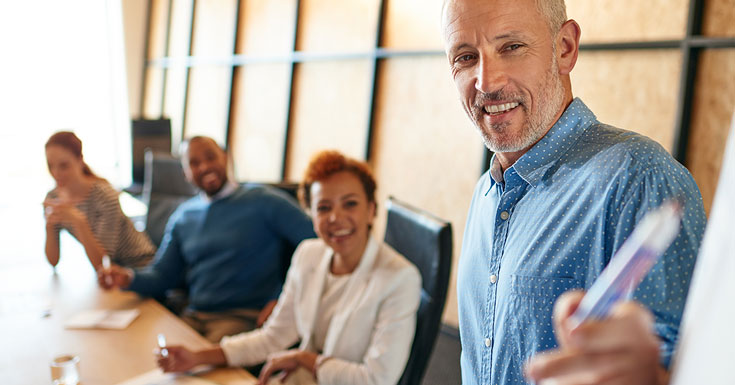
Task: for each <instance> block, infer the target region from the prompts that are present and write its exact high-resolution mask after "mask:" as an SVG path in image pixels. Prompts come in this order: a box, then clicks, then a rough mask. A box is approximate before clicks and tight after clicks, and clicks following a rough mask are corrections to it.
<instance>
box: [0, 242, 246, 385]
mask: <svg viewBox="0 0 735 385" xmlns="http://www.w3.org/2000/svg"><path fill="white" fill-rule="evenodd" d="M69 241H71V242H74V241H73V240H71V239H69ZM69 243H70V242H67V244H69ZM72 249H73V250H72V251H68V250H63V249H62V256H61V262H60V263H59V265H58V266H57V268H56V269H52V268H51V267H50V266H49V265H48V263H46V261H45V258H43V257H42V256H39V257H37V258H36V257H34V258H25V259H20V258H16V259H7V258H6V259H5V260H3V261H0V262H3V263H0V267H1V268H0V383H2V384H4V385H7V384H12V385H16V384H17V385H39V384H51V382H52V381H51V374H50V367H49V364H50V362H51V360H52V359H53V358H54V357H56V356H59V355H65V354H72V355H76V356H78V357H79V359H80V361H79V372H80V384H82V385H113V384H118V383H120V382H124V381H126V380H129V379H131V378H134V377H136V376H139V375H142V374H144V373H147V372H150V371H152V370H156V363H155V359H154V358H155V357H154V355H153V353H152V352H153V349H154V348H156V347H157V341H156V336H157V334H158V333H163V334H165V336H166V338H167V341H168V344H172V345H173V344H177V345H185V346H188V347H190V348H194V349H199V348H204V347H206V346H210V344H209V342H207V341H206V340H205V339H204V338H203V337H202V336H200V335H199V334H197V333H196V332H195V331H194V330H193V329H191V328H190V327H189V326H188V325H186V324H185V323H184V322H183V321H181V320H180V319H179V318H177V317H176V316H175V315H174V314H172V313H171V312H169V311H168V310H167V309H166V308H164V307H163V306H161V305H160V304H159V303H158V302H156V301H154V300H152V299H146V298H141V297H139V296H138V295H136V294H134V293H131V292H124V291H118V290H113V291H104V290H102V289H99V288H98V286H97V283H96V275H95V272H94V269H93V268H92V267H91V265H90V264H89V262H88V261H87V259H86V257H85V256H84V254H82V253H83V249H81V248H80V247H72ZM66 254H74V255H66ZM80 254H81V255H80ZM91 309H105V310H107V309H110V310H123V309H138V310H139V311H140V314H139V315H138V317H137V318H136V319H135V320H134V321H133V322H132V323H131V324H130V325H129V326H128V327H127V328H125V329H124V330H106V329H67V328H65V323H66V322H67V321H68V320H69V319H70V317H72V316H74V315H77V314H79V313H80V312H83V311H86V310H91ZM199 376H200V377H201V378H203V379H206V380H208V381H211V382H212V383H213V384H221V385H251V384H255V383H256V379H255V378H254V377H253V376H252V375H250V374H249V373H248V372H246V371H244V370H242V369H239V368H214V369H212V370H210V371H205V373H204V374H199Z"/></svg>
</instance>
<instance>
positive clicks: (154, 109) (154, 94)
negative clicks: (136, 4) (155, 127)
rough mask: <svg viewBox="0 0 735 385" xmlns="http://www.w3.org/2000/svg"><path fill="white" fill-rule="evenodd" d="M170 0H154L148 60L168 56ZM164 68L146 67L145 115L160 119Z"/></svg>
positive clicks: (152, 2)
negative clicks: (167, 40)
mask: <svg viewBox="0 0 735 385" xmlns="http://www.w3.org/2000/svg"><path fill="white" fill-rule="evenodd" d="M168 5H169V0H152V1H151V8H150V9H151V14H150V19H151V20H150V23H151V24H150V31H149V36H148V52H147V54H146V55H147V60H152V59H159V58H162V57H164V56H166V36H167V34H168V14H169V9H168V8H169V7H168ZM164 71H165V70H164V69H163V68H160V67H154V66H148V67H146V75H145V79H146V84H145V85H144V87H145V94H144V95H143V111H142V114H143V117H144V118H146V119H158V118H159V117H161V113H162V112H163V111H161V104H162V102H163V78H164V75H163V74H164Z"/></svg>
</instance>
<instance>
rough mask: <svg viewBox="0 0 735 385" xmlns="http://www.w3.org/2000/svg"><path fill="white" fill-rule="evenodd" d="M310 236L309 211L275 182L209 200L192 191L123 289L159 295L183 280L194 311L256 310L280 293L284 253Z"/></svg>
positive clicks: (240, 188) (239, 189)
mask: <svg viewBox="0 0 735 385" xmlns="http://www.w3.org/2000/svg"><path fill="white" fill-rule="evenodd" d="M314 236H315V235H314V231H313V229H312V224H311V220H310V219H309V217H308V216H307V215H306V214H305V213H304V212H303V211H302V210H301V209H300V208H299V207H298V205H297V204H296V203H295V202H294V201H293V199H291V198H290V197H289V196H288V195H286V194H285V193H283V192H281V191H277V190H275V189H273V188H270V187H264V186H252V185H244V186H240V187H238V188H237V190H235V191H234V192H233V193H232V194H231V195H229V196H227V197H225V198H222V199H220V200H215V201H213V202H208V201H207V200H205V199H203V198H202V197H199V196H197V197H194V198H192V199H190V200H188V201H186V202H184V203H183V204H181V206H179V208H178V209H177V210H176V211H175V212H174V213H173V214H172V215H171V218H169V221H168V224H167V225H166V232H165V234H164V236H163V240H162V242H161V247H160V248H159V249H158V253H157V254H156V257H155V259H154V261H153V263H152V264H151V265H150V266H148V267H146V268H144V269H140V270H137V271H136V273H135V278H134V279H133V281H132V282H131V284H130V287H129V289H130V290H133V291H135V292H137V293H139V294H142V295H148V296H162V295H163V294H164V293H165V292H166V290H168V289H171V288H176V287H181V286H182V285H184V286H186V287H187V288H188V290H189V307H190V308H191V309H193V310H198V311H222V310H228V309H241V308H246V309H260V308H262V307H263V306H264V305H265V304H266V303H267V302H268V301H270V300H272V299H276V298H278V295H279V293H280V292H281V287H282V286H283V276H282V274H283V273H282V272H283V271H284V270H283V262H282V255H283V254H284V252H285V251H286V250H288V249H291V250H292V249H293V248H294V247H295V246H296V245H297V244H299V243H300V242H301V241H302V240H304V239H306V238H313V237H314Z"/></svg>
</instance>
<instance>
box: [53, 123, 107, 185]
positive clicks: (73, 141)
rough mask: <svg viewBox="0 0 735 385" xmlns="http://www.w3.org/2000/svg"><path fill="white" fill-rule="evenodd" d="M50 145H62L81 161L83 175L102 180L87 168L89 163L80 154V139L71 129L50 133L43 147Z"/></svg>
mask: <svg viewBox="0 0 735 385" xmlns="http://www.w3.org/2000/svg"><path fill="white" fill-rule="evenodd" d="M50 146H59V147H62V148H64V149H66V150H68V151H69V152H71V153H72V154H73V155H74V156H76V157H77V158H78V159H79V160H81V161H82V173H84V175H86V176H89V177H92V178H95V179H100V180H104V179H103V178H100V177H99V176H97V174H95V173H94V172H92V169H91V168H89V165H88V164H87V163H86V162H85V161H84V157H83V156H82V141H81V140H80V139H79V138H78V137H77V136H76V135H75V134H74V133H73V132H71V131H59V132H57V133H55V134H53V135H51V137H50V138H48V140H47V141H46V146H45V148H49V147H50Z"/></svg>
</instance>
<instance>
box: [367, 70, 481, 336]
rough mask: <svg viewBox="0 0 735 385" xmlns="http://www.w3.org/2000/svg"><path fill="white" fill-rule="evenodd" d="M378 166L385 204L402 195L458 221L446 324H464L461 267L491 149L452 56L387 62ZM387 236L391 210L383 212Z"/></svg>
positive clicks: (378, 226) (381, 82)
mask: <svg viewBox="0 0 735 385" xmlns="http://www.w3.org/2000/svg"><path fill="white" fill-rule="evenodd" d="M380 73H381V76H380V78H379V84H378V90H379V94H378V102H377V112H376V129H375V132H374V147H373V149H374V150H373V165H374V169H375V173H376V176H377V179H378V197H379V202H380V203H384V202H385V200H386V198H387V196H389V195H394V196H395V197H396V198H399V199H401V200H403V201H406V202H409V203H411V204H413V205H415V206H417V207H420V208H423V209H425V210H428V211H430V212H432V213H434V214H436V215H438V216H440V217H442V218H444V219H446V220H449V221H451V222H452V227H453V231H454V240H453V242H454V248H453V251H454V261H453V267H452V278H451V282H450V289H449V293H448V296H447V305H446V309H445V312H444V314H445V316H444V320H445V322H448V323H450V324H454V325H456V324H457V301H456V298H457V294H456V270H457V269H456V265H457V261H458V260H459V253H460V250H461V245H462V234H463V233H464V225H465V220H466V213H467V209H468V207H469V204H470V200H471V198H472V192H473V189H474V186H475V183H476V182H477V179H478V178H479V176H480V175H481V173H482V170H481V166H482V158H483V154H484V147H483V146H482V141H481V139H480V136H479V134H478V133H477V131H476V129H475V127H474V126H473V125H472V123H471V122H470V120H469V118H467V116H466V115H465V113H464V110H462V107H461V106H460V103H459V102H458V100H457V90H456V88H455V86H454V83H453V82H452V80H451V78H450V74H449V68H448V65H447V63H446V60H445V59H444V57H424V58H405V59H390V60H387V61H383V62H382V63H381V71H380ZM378 211H379V213H380V216H379V218H378V221H377V223H376V226H375V228H376V231H375V232H376V235H378V236H380V237H381V238H382V234H383V232H384V228H385V208H384V207H381V209H380V210H378Z"/></svg>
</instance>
